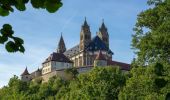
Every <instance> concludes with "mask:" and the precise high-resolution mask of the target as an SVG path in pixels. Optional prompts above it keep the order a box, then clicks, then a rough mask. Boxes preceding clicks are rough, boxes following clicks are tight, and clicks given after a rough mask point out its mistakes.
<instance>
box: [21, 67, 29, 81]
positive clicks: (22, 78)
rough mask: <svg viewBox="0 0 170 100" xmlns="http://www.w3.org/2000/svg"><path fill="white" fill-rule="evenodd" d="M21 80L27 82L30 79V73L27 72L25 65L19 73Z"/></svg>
mask: <svg viewBox="0 0 170 100" xmlns="http://www.w3.org/2000/svg"><path fill="white" fill-rule="evenodd" d="M21 80H22V81H25V82H28V81H30V80H31V75H30V74H29V72H28V70H27V67H26V68H25V70H24V72H23V73H22V74H21Z"/></svg>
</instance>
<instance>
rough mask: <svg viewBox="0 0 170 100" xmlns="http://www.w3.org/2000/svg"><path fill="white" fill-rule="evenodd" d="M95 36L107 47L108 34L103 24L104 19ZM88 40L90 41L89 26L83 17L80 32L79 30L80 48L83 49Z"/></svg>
mask: <svg viewBox="0 0 170 100" xmlns="http://www.w3.org/2000/svg"><path fill="white" fill-rule="evenodd" d="M97 36H98V37H99V38H100V39H101V40H102V41H103V42H104V43H105V44H106V46H107V47H108V48H109V34H108V31H107V28H106V26H105V24H104V20H103V22H102V25H101V27H100V28H99V32H97ZM90 41H91V31H90V26H89V25H88V23H87V21H86V18H85V21H84V24H83V25H82V27H81V32H80V50H84V49H85V48H86V46H87V45H88V44H89V42H90Z"/></svg>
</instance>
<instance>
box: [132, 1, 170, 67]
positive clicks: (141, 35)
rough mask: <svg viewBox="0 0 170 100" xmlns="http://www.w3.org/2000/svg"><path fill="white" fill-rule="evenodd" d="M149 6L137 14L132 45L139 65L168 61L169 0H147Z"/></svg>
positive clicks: (169, 46) (169, 36) (169, 39)
mask: <svg viewBox="0 0 170 100" xmlns="http://www.w3.org/2000/svg"><path fill="white" fill-rule="evenodd" d="M148 4H150V5H152V7H151V8H149V9H148V10H145V11H143V12H141V13H140V14H139V15H138V18H137V23H136V26H135V28H134V31H135V34H134V35H133V40H132V46H133V49H135V53H136V54H137V56H138V58H137V62H136V63H138V65H139V66H144V65H148V64H152V63H155V62H157V61H167V62H169V63H170V0H149V1H148Z"/></svg>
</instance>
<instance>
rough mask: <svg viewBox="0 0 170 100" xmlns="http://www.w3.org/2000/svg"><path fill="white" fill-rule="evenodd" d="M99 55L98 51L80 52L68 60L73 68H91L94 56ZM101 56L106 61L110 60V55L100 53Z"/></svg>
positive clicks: (103, 52)
mask: <svg viewBox="0 0 170 100" xmlns="http://www.w3.org/2000/svg"><path fill="white" fill-rule="evenodd" d="M98 54H99V51H95V52H81V53H79V54H77V55H75V56H72V57H70V60H72V61H73V62H74V65H73V66H74V67H82V66H93V65H94V60H95V58H96V56H97V55H98ZM102 54H103V55H104V56H105V57H106V59H108V60H112V55H110V54H108V53H107V52H105V51H102Z"/></svg>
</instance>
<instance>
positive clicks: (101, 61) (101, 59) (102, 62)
mask: <svg viewBox="0 0 170 100" xmlns="http://www.w3.org/2000/svg"><path fill="white" fill-rule="evenodd" d="M94 66H107V60H106V58H105V56H104V55H103V54H102V51H99V53H98V55H97V56H96V59H95V60H94Z"/></svg>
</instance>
